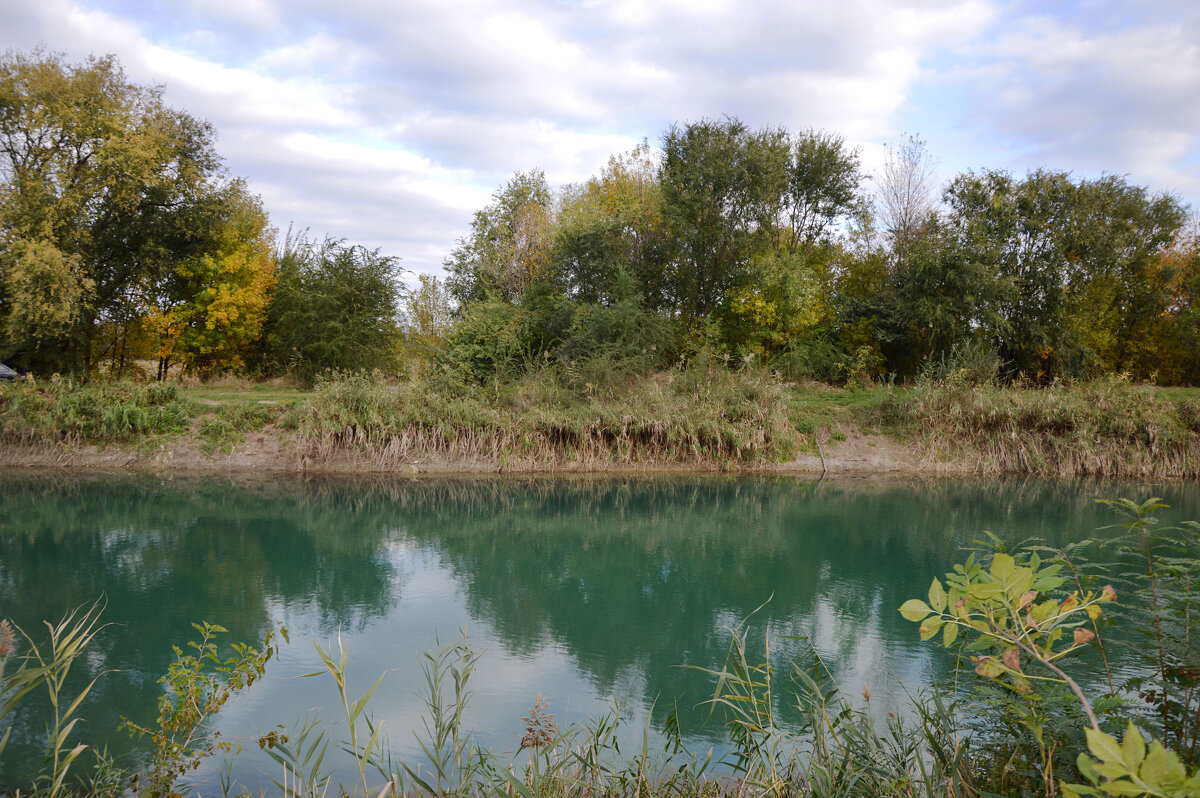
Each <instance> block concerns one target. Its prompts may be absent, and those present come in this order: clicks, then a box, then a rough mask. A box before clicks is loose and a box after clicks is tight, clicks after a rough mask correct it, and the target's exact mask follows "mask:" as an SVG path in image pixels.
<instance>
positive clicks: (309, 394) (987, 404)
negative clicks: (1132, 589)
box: [0, 362, 1200, 479]
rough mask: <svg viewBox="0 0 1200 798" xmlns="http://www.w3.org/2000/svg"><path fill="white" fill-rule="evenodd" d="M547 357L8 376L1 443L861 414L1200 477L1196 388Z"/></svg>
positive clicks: (640, 452)
mask: <svg viewBox="0 0 1200 798" xmlns="http://www.w3.org/2000/svg"><path fill="white" fill-rule="evenodd" d="M578 371H579V369H577V368H576V369H558V368H556V367H555V366H553V365H548V366H544V367H542V368H540V369H534V370H531V371H529V372H527V373H526V374H524V375H522V376H520V377H518V378H515V379H510V380H507V381H504V382H497V383H494V384H492V385H485V386H466V385H463V384H461V383H459V384H454V383H451V382H450V381H448V380H438V379H432V380H425V381H415V382H409V383H402V384H400V385H395V384H390V383H388V382H387V381H385V380H383V379H381V378H379V377H377V376H372V375H365V374H341V375H334V376H331V377H328V378H325V379H323V380H320V381H319V382H318V383H317V385H316V386H315V388H314V389H313V390H311V391H304V390H300V389H298V388H296V387H294V386H292V385H289V384H286V383H281V382H278V381H274V382H270V383H265V384H254V383H250V382H246V381H232V382H231V381H225V382H222V383H218V384H213V385H202V386H196V387H182V388H181V387H179V386H177V385H176V384H174V383H164V384H151V385H135V384H131V383H87V384H78V383H74V382H71V381H69V380H59V379H53V380H48V381H44V382H34V381H28V382H22V383H17V384H13V385H5V386H0V412H2V416H0V442H3V443H6V444H9V445H14V446H18V447H30V448H38V447H41V448H42V449H50V450H55V449H69V448H71V447H75V446H78V445H79V444H83V443H90V444H97V445H101V446H109V445H121V446H134V447H139V448H142V449H144V450H146V451H149V450H152V449H155V448H160V447H161V446H169V445H170V444H169V442H170V441H171V440H172V439H181V438H187V439H189V440H191V441H192V442H193V443H194V445H195V446H196V447H197V448H199V449H200V451H202V452H203V453H204V454H206V455H209V456H214V455H216V454H218V453H226V454H228V453H231V452H232V451H233V450H234V449H235V448H236V447H237V446H239V445H240V444H241V443H242V442H243V441H244V440H245V436H246V433H248V432H250V431H255V430H265V434H268V435H288V436H293V435H294V436H295V439H296V440H295V442H292V441H290V440H289V442H288V443H287V446H286V447H284V448H285V449H286V450H287V451H288V452H289V453H290V454H288V456H287V457H288V459H287V461H286V462H281V464H280V465H281V467H294V463H295V462H297V461H302V462H303V463H304V464H305V466H304V467H307V468H329V467H333V468H340V467H343V466H342V465H339V464H342V463H346V464H349V465H348V467H353V468H355V469H357V470H361V469H363V468H367V469H373V470H381V471H387V470H393V469H396V468H399V467H408V466H409V465H410V464H412V463H417V462H421V463H430V462H435V463H439V464H443V465H444V466H448V467H451V468H453V467H468V468H479V467H484V468H488V469H495V470H501V471H552V470H564V469H567V470H593V471H597V470H611V469H619V468H693V469H703V470H712V469H738V470H745V469H751V470H753V469H763V468H772V467H775V466H776V465H777V464H779V463H782V462H786V461H788V460H790V459H792V458H794V457H796V456H797V455H799V454H808V455H816V454H818V450H817V441H818V440H822V441H824V442H825V443H826V446H825V451H824V454H829V450H831V449H834V450H835V449H836V447H837V445H838V444H839V443H841V442H843V441H844V440H845V438H846V433H847V432H849V431H853V430H859V431H862V432H871V433H882V434H885V435H888V436H890V437H892V438H894V439H897V440H899V441H901V442H903V443H904V444H906V445H907V446H909V447H911V448H912V450H913V453H914V455H913V463H914V467H919V468H928V469H931V470H942V471H958V472H961V471H970V472H976V473H982V474H996V473H1020V474H1037V475H1045V476H1109V477H1126V478H1143V479H1145V478H1164V477H1166V478H1194V477H1197V476H1200V389H1197V388H1155V387H1151V386H1137V385H1130V384H1127V383H1124V382H1122V381H1120V380H1115V379H1108V380H1101V381H1096V382H1091V383H1081V384H1064V385H1054V386H1051V387H1048V388H1029V387H996V386H992V385H969V384H962V383H960V382H954V381H953V380H943V381H932V380H926V381H923V382H920V383H918V384H916V385H914V386H907V387H891V386H887V387H883V386H880V387H873V388H867V389H865V390H847V389H844V388H835V387H830V386H826V385H822V384H819V383H806V384H801V385H796V384H793V383H784V382H782V381H781V380H780V379H779V378H778V377H777V376H776V375H774V374H771V373H769V372H767V371H765V370H762V369H755V368H742V369H739V370H736V371H731V370H729V369H728V368H726V367H724V366H722V365H719V364H713V363H708V362H693V363H692V364H690V365H682V366H677V367H675V368H672V369H668V370H665V371H660V372H653V373H648V374H626V373H624V372H622V371H621V370H619V369H614V370H612V371H611V372H610V373H609V375H608V376H607V377H605V378H602V372H603V370H602V369H594V370H593V371H596V374H592V373H591V372H586V373H585V374H584V375H583V376H585V377H587V379H584V378H583V377H581V375H580V373H577V372H578Z"/></svg>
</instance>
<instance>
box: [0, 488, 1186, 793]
mask: <svg viewBox="0 0 1200 798" xmlns="http://www.w3.org/2000/svg"><path fill="white" fill-rule="evenodd" d="M1150 495H1156V496H1162V497H1164V498H1165V499H1166V500H1167V501H1168V502H1169V503H1170V504H1172V505H1174V507H1173V509H1172V510H1171V511H1170V513H1169V514H1168V515H1169V516H1170V517H1171V518H1176V519H1179V518H1200V487H1197V486H1196V485H1190V484H1158V485H1147V484H1129V483H1097V482H1065V481H1049V480H992V481H978V480H889V481H878V480H845V481H839V480H825V481H823V482H821V483H816V482H810V481H803V480H798V479H794V478H744V477H737V478H733V477H692V476H687V477H683V476H670V477H641V476H638V477H627V476H621V477H603V478H569V479H551V478H506V479H441V480H432V481H424V480H386V479H364V478H356V479H343V478H328V479H309V480H303V479H299V478H285V477H270V478H259V479H247V478H238V479H229V478H212V477H196V476H178V475H176V476H174V477H172V478H157V477H146V476H136V475H87V476H78V475H64V474H57V473H41V472H8V473H0V616H3V617H8V618H11V619H13V620H15V621H16V622H17V623H19V624H21V625H22V626H23V627H24V628H26V629H27V630H33V629H36V628H38V627H39V625H40V623H41V621H42V620H43V619H48V618H49V619H53V618H57V617H60V616H61V615H62V614H64V613H65V612H68V611H69V610H70V609H72V608H74V607H77V606H79V605H81V604H85V603H90V602H92V601H93V600H95V599H96V598H97V597H100V596H103V597H104V598H105V601H106V602H107V609H106V611H105V614H104V618H105V619H106V620H107V621H109V622H110V623H111V625H110V626H109V627H108V628H106V629H105V630H104V631H103V633H102V634H101V635H100V636H99V637H98V638H97V640H96V643H95V644H94V645H93V647H92V648H91V649H90V650H89V652H88V655H87V657H86V659H85V660H83V661H81V662H80V663H79V665H78V666H77V668H78V670H79V677H80V678H81V679H83V678H90V677H92V676H94V675H96V674H100V673H102V672H106V671H107V673H104V675H103V676H102V677H101V678H100V680H99V681H98V682H97V684H96V687H95V688H94V690H93V693H92V695H91V696H90V697H89V699H88V700H87V701H86V702H85V704H84V705H83V707H82V708H81V715H82V716H83V717H84V718H86V723H85V724H84V725H83V726H82V727H81V732H82V737H83V739H85V740H87V741H88V742H91V743H93V744H96V745H105V744H106V745H108V747H109V749H110V750H111V751H113V752H115V753H118V754H129V755H131V756H134V757H137V756H144V749H141V748H139V747H138V744H137V743H135V742H133V741H131V740H130V739H129V737H128V735H126V734H124V733H117V732H115V731H114V730H115V729H116V727H117V725H118V724H119V723H120V719H121V717H122V716H125V717H128V718H130V719H132V720H135V721H137V722H139V723H143V724H150V723H151V722H152V720H153V718H154V715H155V706H156V701H157V699H158V696H159V695H160V692H161V689H162V688H161V686H160V685H159V683H158V681H157V679H158V677H159V676H160V675H162V674H163V673H165V672H166V669H167V665H168V664H169V662H170V661H171V660H172V658H173V654H172V645H182V644H183V643H184V642H185V641H187V640H190V639H194V638H195V633H194V630H193V629H192V628H191V623H192V622H193V621H201V620H206V621H210V622H213V623H220V624H222V625H224V626H226V627H228V628H229V630H230V634H229V635H228V638H229V639H230V640H246V641H252V640H255V639H261V637H262V635H263V633H264V632H265V631H266V630H267V629H269V628H270V627H271V626H272V624H273V623H274V622H275V621H282V622H284V623H285V624H286V625H287V626H288V627H289V628H290V630H291V641H292V642H291V644H290V645H287V646H285V647H284V648H283V650H282V652H281V656H280V658H279V660H278V661H274V662H272V663H271V664H270V666H269V668H268V674H267V677H266V678H265V679H264V680H263V681H262V682H261V683H259V684H258V685H256V686H255V687H254V688H252V689H251V690H250V691H248V692H247V693H246V694H244V695H243V696H242V697H240V698H239V699H237V700H236V701H235V702H233V703H231V704H230V705H229V706H227V707H226V708H225V709H224V710H223V711H222V714H221V716H220V718H219V720H218V721H217V723H216V728H218V729H219V730H220V731H221V732H222V734H223V735H225V736H226V737H228V738H231V739H240V740H242V741H243V742H245V743H247V744H248V745H249V747H250V748H253V749H257V745H256V744H255V742H254V738H255V737H256V736H257V735H260V734H264V733H266V732H268V731H270V730H272V729H273V728H275V727H276V724H281V723H282V724H287V725H293V724H295V723H296V722H297V721H298V720H300V719H302V718H304V717H305V716H306V715H309V714H310V713H313V712H319V713H320V714H321V716H322V717H323V718H325V719H327V720H330V721H335V720H337V718H338V717H339V716H340V707H339V705H338V703H337V695H336V693H335V690H334V686H333V683H332V681H331V680H330V679H328V677H324V678H302V677H301V675H302V674H305V673H309V672H312V671H314V670H317V669H318V668H319V662H318V660H317V658H316V656H315V653H314V651H313V647H312V643H313V641H316V642H319V643H321V644H322V645H326V646H328V645H333V644H335V641H336V638H337V637H338V636H339V635H340V637H341V639H342V641H343V643H344V644H345V645H346V646H347V648H348V649H349V651H350V670H351V684H350V692H351V693H352V697H353V695H357V694H359V693H361V692H362V691H364V690H366V689H367V688H368V687H369V686H370V685H371V684H372V683H373V682H374V681H375V679H376V678H377V677H378V676H379V675H380V674H382V673H385V672H386V674H387V675H386V676H385V677H384V679H383V683H382V685H381V687H380V688H379V690H378V692H377V693H376V697H375V700H374V701H373V702H372V705H371V706H372V712H373V715H374V717H375V718H376V720H378V721H382V722H383V723H384V724H385V728H386V729H387V731H388V733H389V736H390V747H391V749H392V750H393V751H394V752H395V753H397V754H398V755H401V756H407V757H415V756H416V755H417V752H418V750H419V749H418V746H417V743H416V741H415V739H414V731H417V732H419V731H420V730H421V728H422V726H421V717H422V702H421V698H420V695H419V690H420V687H421V684H422V683H423V677H422V674H421V670H420V654H421V652H422V651H425V650H429V649H431V648H433V647H435V646H436V645H438V644H439V642H442V643H444V642H447V641H453V640H455V639H458V637H459V636H460V634H466V635H467V637H468V639H469V641H470V643H471V645H472V646H474V647H475V648H476V649H478V650H482V651H483V652H484V653H483V656H482V659H481V661H480V665H479V669H478V672H477V674H476V676H475V677H474V681H473V685H472V686H473V687H474V689H475V693H476V695H475V698H474V701H473V703H472V705H471V709H470V712H469V721H470V725H471V727H472V728H474V729H475V730H477V732H478V735H479V740H480V742H481V743H483V744H484V745H486V746H490V747H492V748H494V749H496V750H497V751H510V750H512V749H514V748H515V747H516V746H517V743H518V741H519V739H520V736H521V728H522V725H521V722H520V718H521V716H522V715H525V714H526V713H527V711H528V709H529V707H530V706H531V705H532V704H533V701H534V697H535V696H536V695H538V694H541V695H542V696H544V697H545V699H547V700H548V701H549V702H550V709H551V711H552V712H554V713H555V715H556V720H557V721H558V722H559V723H563V722H564V721H565V722H570V721H574V720H582V719H584V718H585V717H588V716H595V715H597V714H599V713H602V712H604V711H606V710H608V709H610V708H611V707H612V706H613V704H614V702H616V703H617V704H618V705H619V706H620V707H621V709H622V711H623V712H624V713H625V715H626V716H627V717H629V718H630V723H629V725H628V727H627V732H626V735H627V737H626V739H627V741H628V745H627V746H626V749H627V750H628V749H629V748H633V747H636V745H637V744H640V739H641V728H642V726H643V725H644V724H645V723H646V721H647V719H648V718H649V719H650V720H651V723H652V725H653V726H655V727H657V726H659V725H661V723H662V721H663V720H664V718H665V717H666V715H667V714H668V713H669V712H670V711H672V710H673V709H676V708H678V711H679V714H680V719H681V726H682V728H683V731H684V734H685V737H686V739H687V741H688V743H689V744H690V745H692V746H693V747H695V748H696V749H699V750H703V749H706V748H707V747H709V746H713V745H716V746H717V747H718V754H719V753H720V738H721V735H720V733H719V730H718V729H716V728H714V727H713V726H711V725H706V724H705V721H706V718H707V715H706V713H705V711H704V710H703V708H697V704H698V703H699V702H700V701H702V700H703V699H704V698H706V697H708V696H709V695H710V694H711V689H712V684H711V680H710V679H709V677H708V676H707V675H706V674H704V673H703V672H702V671H701V670H699V669H698V668H715V667H718V666H719V665H720V664H721V662H722V661H723V659H724V657H725V653H726V651H727V648H728V639H729V638H728V634H727V633H725V632H723V631H722V627H726V626H731V625H736V624H738V623H740V622H742V621H743V620H744V619H746V618H747V617H749V616H751V615H752V614H753V616H752V617H751V620H750V622H749V623H750V628H751V629H752V630H753V631H752V634H751V636H752V639H755V640H761V639H762V638H763V636H764V634H765V633H769V634H770V635H771V636H772V639H773V643H772V649H773V653H774V655H775V657H776V658H778V660H779V661H781V662H782V660H783V659H785V658H786V657H788V656H789V655H794V654H796V653H797V652H799V651H801V650H802V648H803V646H804V645H805V643H804V641H809V642H811V644H812V645H813V646H814V647H815V648H816V650H817V651H818V652H819V653H820V654H821V656H822V657H823V659H824V661H825V662H826V663H827V665H828V666H829V668H830V669H831V671H832V672H833V674H834V676H835V678H836V679H837V680H838V682H839V684H840V685H841V686H842V688H843V690H844V691H845V692H846V693H847V694H849V695H854V696H857V695H858V694H859V692H860V691H861V690H862V688H863V687H864V686H866V685H869V686H870V688H871V692H872V707H873V709H875V710H876V711H886V710H889V709H897V710H902V709H903V707H904V705H905V704H906V702H907V699H906V697H905V693H904V691H905V690H909V691H915V690H918V689H920V688H921V687H922V686H923V685H925V684H927V683H928V682H929V680H930V678H931V677H932V675H933V674H935V673H938V672H939V671H940V669H941V668H943V667H944V662H943V660H942V659H940V658H939V656H938V654H937V652H936V650H935V649H934V648H933V647H932V646H930V645H926V644H921V643H919V642H918V640H917V639H916V634H915V629H914V628H913V625H912V624H910V623H907V622H906V621H904V620H903V619H902V618H901V617H900V615H899V614H898V613H897V612H896V607H898V606H899V605H900V604H901V602H903V601H904V600H905V599H907V598H910V597H913V596H917V595H922V594H923V593H924V591H925V590H926V589H927V587H928V585H929V581H930V579H931V577H932V575H933V574H935V573H936V574H940V573H942V572H944V571H945V570H946V569H947V568H948V566H949V565H950V564H951V563H953V562H955V561H957V560H959V559H961V557H962V554H961V549H962V547H963V546H967V545H970V544H971V543H972V541H973V540H975V539H977V538H979V537H980V536H981V533H982V531H983V530H991V531H993V532H995V533H996V534H997V535H999V536H1000V537H1002V538H1005V539H1007V540H1019V539H1022V538H1027V537H1038V538H1041V539H1043V540H1044V541H1046V542H1048V543H1050V544H1051V545H1059V544H1063V543H1066V542H1068V541H1071V540H1076V539H1079V538H1082V537H1085V536H1087V535H1089V534H1091V533H1092V531H1093V530H1094V529H1095V528H1096V527H1098V526H1100V525H1102V524H1106V523H1111V522H1112V521H1113V520H1114V519H1113V517H1112V516H1111V515H1110V514H1109V513H1108V511H1106V510H1104V509H1102V508H1098V507H1096V505H1095V504H1094V502H1093V499H1094V498H1095V497H1098V496H1105V497H1117V496H1127V497H1129V498H1133V499H1138V500H1140V499H1144V498H1146V497H1148V496H1150ZM756 609H758V611H757V613H756V612H755V610H756ZM686 666H696V667H695V668H691V667H686ZM40 703H43V702H42V699H41V698H40V697H38V698H35V699H33V700H32V701H31V702H29V704H30V706H29V708H28V709H29V710H30V711H24V712H22V713H21V714H19V716H18V717H17V722H16V725H15V727H14V732H13V742H12V743H10V745H9V750H8V751H7V752H6V755H5V761H4V762H3V763H2V766H3V767H2V770H0V787H2V786H4V785H10V786H13V785H19V784H21V783H22V781H23V780H25V779H27V778H28V777H29V775H30V773H31V772H32V770H33V767H34V766H35V765H36V761H37V759H38V758H39V750H40V749H39V745H40V743H39V742H38V740H39V736H40V735H41V734H42V729H43V724H44V718H43V717H41V716H39V715H37V714H36V712H33V711H32V710H33V709H34V708H35V707H36V705H37V704H40ZM782 711H783V712H784V714H785V717H786V716H787V710H786V707H784V708H783V709H782ZM340 733H343V734H344V730H342V732H340ZM216 773H217V764H216V763H215V762H214V761H213V760H208V761H207V762H206V764H205V767H204V768H202V769H201V771H200V772H199V773H198V778H199V779H200V780H201V781H202V782H203V781H205V780H208V781H209V783H212V782H215V780H216V775H215V774H216ZM234 774H235V776H236V778H237V779H238V780H239V781H240V782H241V783H242V784H243V785H244V786H247V787H250V788H251V789H253V788H254V787H256V786H257V785H261V784H265V783H267V782H268V780H269V779H270V778H271V777H273V776H274V777H277V776H278V773H277V772H276V769H275V768H274V767H273V766H271V765H270V764H269V763H267V762H266V760H264V759H263V758H262V757H261V756H259V755H258V753H257V751H256V750H255V751H253V752H247V753H243V754H242V755H241V756H239V757H237V758H236V760H235V765H234ZM346 778H347V779H349V777H348V776H346Z"/></svg>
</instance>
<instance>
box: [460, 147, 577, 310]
mask: <svg viewBox="0 0 1200 798" xmlns="http://www.w3.org/2000/svg"><path fill="white" fill-rule="evenodd" d="M554 226H555V220H554V209H553V196H552V194H551V191H550V187H549V185H548V184H547V183H546V176H545V175H544V174H543V173H542V172H541V170H533V171H529V172H517V173H516V174H515V175H513V177H512V179H511V180H509V181H508V183H507V184H506V185H505V186H504V188H502V189H500V190H498V191H497V192H496V193H495V194H493V195H492V202H491V204H489V205H488V206H487V207H486V208H483V209H482V210H479V211H476V212H475V218H474V220H473V221H472V222H471V234H470V235H469V236H467V237H466V238H463V239H460V240H459V242H458V246H456V247H455V248H454V250H453V251H451V253H450V255H449V256H448V257H447V258H446V261H445V263H444V264H443V265H444V266H445V267H446V271H447V272H448V276H447V278H446V285H447V287H448V288H449V290H450V295H451V296H452V297H454V299H455V300H456V301H457V302H458V303H459V306H460V307H462V308H464V309H465V307H466V306H467V305H468V304H469V303H471V302H476V301H479V300H482V299H485V298H489V297H490V298H497V299H501V300H504V301H507V302H515V301H517V300H518V299H519V298H520V296H521V294H522V293H523V292H524V291H525V289H527V288H528V287H529V285H530V284H531V283H532V282H533V281H534V280H536V279H538V278H540V277H543V276H544V275H545V272H546V267H547V264H548V262H549V259H550V250H551V247H552V245H553V241H554Z"/></svg>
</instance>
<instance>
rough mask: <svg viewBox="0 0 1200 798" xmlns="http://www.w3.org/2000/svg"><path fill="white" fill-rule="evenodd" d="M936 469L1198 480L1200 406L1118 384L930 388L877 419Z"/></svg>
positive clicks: (1175, 395)
mask: <svg viewBox="0 0 1200 798" xmlns="http://www.w3.org/2000/svg"><path fill="white" fill-rule="evenodd" d="M873 417H874V419H875V420H876V421H878V422H879V423H880V424H881V426H882V427H883V428H885V429H888V430H891V431H892V432H897V433H901V434H907V435H909V437H910V438H911V441H912V443H913V444H915V445H916V446H917V447H918V448H919V449H920V450H921V452H922V454H923V455H924V456H925V458H926V459H927V460H929V461H931V462H933V463H938V462H955V463H956V464H958V465H959V466H961V465H963V464H967V465H968V466H969V467H970V470H973V471H975V472H977V473H981V474H995V473H1018V474H1035V475H1041V476H1054V477H1077V476H1091V477H1118V478H1131V479H1151V478H1175V479H1185V478H1195V477H1198V476H1200V397H1197V396H1196V395H1195V393H1194V392H1191V393H1188V392H1183V393H1181V392H1178V391H1176V392H1166V391H1162V390H1160V389H1156V388H1154V387H1151V386H1135V385H1129V384H1127V383H1124V382H1122V381H1120V380H1102V381H1096V382H1092V383H1087V384H1083V385H1070V386H1062V385H1059V386H1053V387H1050V388H1045V389H1029V388H1014V387H1010V388H996V387H992V386H986V385H985V386H956V385H947V384H934V383H927V384H924V385H921V386H918V387H917V388H915V389H913V390H912V391H910V392H907V393H906V394H905V395H897V396H896V397H893V398H892V399H890V400H888V401H887V402H885V403H884V404H882V405H881V406H880V407H879V408H878V409H877V410H875V411H873Z"/></svg>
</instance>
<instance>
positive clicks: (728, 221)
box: [661, 118, 790, 324]
mask: <svg viewBox="0 0 1200 798" xmlns="http://www.w3.org/2000/svg"><path fill="white" fill-rule="evenodd" d="M663 151H664V155H663V164H662V176H661V183H662V194H663V206H664V211H665V216H666V219H667V225H668V228H669V229H670V231H671V234H672V235H673V237H674V238H675V242H676V247H677V248H676V250H675V257H674V259H673V262H672V264H671V268H670V270H669V286H670V292H671V293H672V294H673V297H672V299H673V300H674V303H675V306H676V308H677V309H678V311H679V313H680V314H681V316H682V317H683V319H684V321H685V323H687V324H691V323H693V322H695V321H696V320H698V319H702V318H706V317H708V316H709V315H711V314H712V313H713V312H714V311H715V310H716V309H717V308H718V306H719V305H720V303H721V302H722V301H723V300H724V299H725V298H726V297H728V296H729V295H731V293H733V292H734V291H736V290H737V289H739V288H741V287H743V286H744V285H745V284H746V282H747V281H748V279H749V275H750V262H751V259H752V258H753V257H754V255H755V254H756V253H757V252H759V251H761V250H762V249H763V248H764V244H765V242H766V241H770V240H773V239H774V238H775V236H776V227H777V225H778V220H779V216H780V211H781V206H782V198H783V196H784V193H785V191H786V190H787V181H788V173H787V166H788V161H789V155H790V152H789V146H788V139H787V134H786V132H785V131H783V130H780V129H773V128H772V129H763V130H759V131H753V130H751V129H749V128H748V127H747V126H746V125H745V124H743V123H742V122H741V121H739V120H737V119H729V118H727V119H724V120H721V121H710V120H704V121H700V122H693V123H690V124H688V125H686V126H683V127H680V126H678V125H675V126H672V127H671V128H670V129H669V130H668V131H667V133H666V134H665V135H664V137H663Z"/></svg>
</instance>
